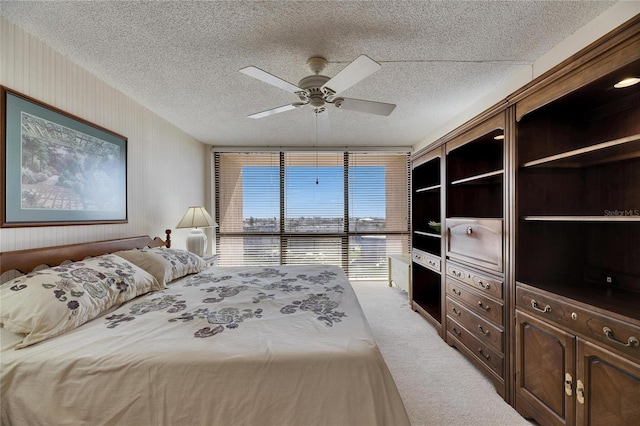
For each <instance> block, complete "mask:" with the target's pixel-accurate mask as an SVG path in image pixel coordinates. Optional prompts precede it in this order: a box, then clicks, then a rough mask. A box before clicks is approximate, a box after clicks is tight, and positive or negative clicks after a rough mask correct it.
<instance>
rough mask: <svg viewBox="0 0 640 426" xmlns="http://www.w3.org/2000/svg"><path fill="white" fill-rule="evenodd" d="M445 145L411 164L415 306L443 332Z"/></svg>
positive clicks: (413, 294)
mask: <svg viewBox="0 0 640 426" xmlns="http://www.w3.org/2000/svg"><path fill="white" fill-rule="evenodd" d="M443 173H444V165H443V162H442V148H441V147H439V148H436V149H434V150H433V151H431V152H428V153H426V154H424V155H422V156H421V157H420V158H419V159H417V160H414V161H413V165H412V172H411V177H412V190H411V197H412V202H411V205H412V208H411V228H412V244H411V246H412V249H411V251H412V255H411V260H412V265H411V271H412V280H411V282H412V302H411V304H412V307H413V309H414V310H416V311H417V312H419V313H420V314H421V315H422V316H424V317H425V318H426V319H427V320H428V321H430V322H431V323H433V324H434V326H435V327H436V328H437V329H438V331H439V332H442V330H443V328H442V322H443V321H442V315H443V313H442V312H443V308H444V306H443V298H444V292H443V291H442V273H441V265H442V245H443V240H442V226H441V224H442V199H443V197H444V190H443V188H442V184H441V183H442V175H443Z"/></svg>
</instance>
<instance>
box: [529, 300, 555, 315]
mask: <svg viewBox="0 0 640 426" xmlns="http://www.w3.org/2000/svg"><path fill="white" fill-rule="evenodd" d="M531 307H532V308H533V309H535V310H536V311H538V312H542V313H543V314H547V313H549V312H551V306H549V305H547V306H545V307H544V308H541V307H540V305H538V302H536V300H535V299H531Z"/></svg>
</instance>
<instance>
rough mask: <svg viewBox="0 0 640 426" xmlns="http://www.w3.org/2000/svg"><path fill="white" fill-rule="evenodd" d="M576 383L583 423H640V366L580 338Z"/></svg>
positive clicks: (609, 425)
mask: <svg viewBox="0 0 640 426" xmlns="http://www.w3.org/2000/svg"><path fill="white" fill-rule="evenodd" d="M577 355H578V365H577V371H576V374H577V377H576V379H577V380H578V381H577V382H576V386H577V387H576V399H577V402H576V405H577V413H576V416H577V420H578V424H579V425H603V426H622V425H637V424H638V422H640V420H639V419H640V365H638V364H636V363H633V362H631V361H628V360H626V359H624V358H621V357H619V356H617V355H615V354H613V353H611V352H609V351H607V350H605V349H602V348H599V347H598V346H595V345H593V344H592V343H589V342H585V341H583V340H581V339H578V349H577Z"/></svg>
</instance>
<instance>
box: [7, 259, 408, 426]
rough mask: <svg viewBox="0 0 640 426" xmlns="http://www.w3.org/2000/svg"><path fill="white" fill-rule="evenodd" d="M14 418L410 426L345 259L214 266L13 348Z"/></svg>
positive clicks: (10, 390)
mask: <svg viewBox="0 0 640 426" xmlns="http://www.w3.org/2000/svg"><path fill="white" fill-rule="evenodd" d="M2 337H3V341H2V352H1V357H2V358H1V360H0V361H1V374H2V386H1V389H0V390H1V392H2V394H1V395H0V396H1V398H2V407H1V408H2V415H1V416H2V417H1V419H2V424H3V425H31V426H35V425H74V426H78V425H100V424H105V425H181V426H184V425H325V426H332V425H333V426H339V425H393V426H402V425H408V424H409V420H408V417H407V414H406V411H405V409H404V405H403V403H402V400H401V399H400V395H399V393H398V391H397V388H396V385H395V383H394V381H393V379H392V377H391V375H390V373H389V370H388V368H387V366H386V364H385V362H384V360H383V358H382V355H381V354H380V351H379V349H378V347H377V345H376V343H375V340H374V338H373V336H372V334H371V331H370V329H369V326H368V324H367V322H366V320H365V318H364V314H363V312H362V309H361V308H360V305H359V303H358V301H357V299H356V296H355V294H354V292H353V289H352V288H351V285H350V284H349V282H348V280H347V278H346V276H345V275H344V272H343V271H342V270H341V269H340V268H338V267H335V266H324V265H314V266H281V267H275V268H263V267H250V268H246V267H245V268H230V267H213V268H211V269H209V270H207V271H204V272H201V273H200V274H197V275H193V276H191V277H188V278H185V279H183V280H181V281H179V282H177V283H174V284H170V286H169V288H168V289H166V290H163V291H160V292H155V293H150V294H147V295H145V296H142V297H139V298H137V299H134V300H132V301H130V302H128V303H127V304H125V305H123V306H121V307H119V308H118V309H117V310H115V311H112V312H110V313H108V314H105V315H103V316H102V317H100V318H97V319H95V320H93V321H90V322H89V323H87V324H85V325H83V326H81V327H79V328H77V329H75V330H73V331H71V332H68V333H66V334H65V335H62V336H58V337H56V338H53V339H50V340H48V341H44V342H41V343H38V344H36V345H33V346H30V347H27V348H24V349H20V350H14V349H13V343H12V338H13V341H14V343H15V335H13V336H12V335H10V334H8V333H7V332H6V330H3V336H2Z"/></svg>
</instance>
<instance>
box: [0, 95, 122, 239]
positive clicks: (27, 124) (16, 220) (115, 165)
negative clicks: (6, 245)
mask: <svg viewBox="0 0 640 426" xmlns="http://www.w3.org/2000/svg"><path fill="white" fill-rule="evenodd" d="M0 105H1V106H0V120H1V124H2V127H1V129H2V135H1V138H2V150H1V151H0V164H1V167H2V173H0V183H1V185H0V195H1V196H0V203H1V205H0V206H1V207H2V208H1V215H2V222H1V225H0V226H2V227H30V226H55V225H82V224H105V223H127V221H128V217H127V142H128V140H127V138H126V137H124V136H121V135H119V134H117V133H114V132H112V131H110V130H107V129H105V128H103V127H100V126H98V125H96V124H93V123H90V122H89V121H86V120H84V119H82V118H79V117H76V116H74V115H71V114H69V113H66V112H64V111H62V110H60V109H58V108H55V107H53V106H51V105H47V104H45V103H43V102H40V101H38V100H36V99H33V98H30V97H28V96H26V95H23V94H21V93H18V92H16V91H13V90H11V89H9V88H6V87H4V86H0Z"/></svg>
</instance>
